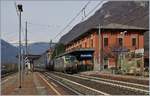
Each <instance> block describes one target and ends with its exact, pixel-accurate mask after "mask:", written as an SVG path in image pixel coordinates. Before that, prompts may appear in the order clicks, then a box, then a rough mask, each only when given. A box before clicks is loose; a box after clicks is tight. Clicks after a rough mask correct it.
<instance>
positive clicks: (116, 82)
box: [77, 74, 149, 92]
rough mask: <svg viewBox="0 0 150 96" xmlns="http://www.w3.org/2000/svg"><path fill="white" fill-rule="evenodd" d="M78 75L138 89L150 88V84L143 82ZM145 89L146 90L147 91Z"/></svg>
mask: <svg viewBox="0 0 150 96" xmlns="http://www.w3.org/2000/svg"><path fill="white" fill-rule="evenodd" d="M77 76H80V77H83V78H88V79H93V80H98V81H104V82H108V83H113V84H118V85H123V86H127V87H133V88H137V90H138V89H139V90H143V91H144V90H146V91H148V90H149V86H148V85H142V84H137V83H130V82H123V81H118V80H110V79H104V78H98V77H93V76H87V75H79V74H77ZM146 91H145V92H146Z"/></svg>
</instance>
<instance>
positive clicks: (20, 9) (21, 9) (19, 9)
mask: <svg viewBox="0 0 150 96" xmlns="http://www.w3.org/2000/svg"><path fill="white" fill-rule="evenodd" d="M17 8H18V11H19V62H18V63H19V64H18V67H19V68H18V69H19V88H21V12H23V8H22V4H18V5H17Z"/></svg>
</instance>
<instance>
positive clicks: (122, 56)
mask: <svg viewBox="0 0 150 96" xmlns="http://www.w3.org/2000/svg"><path fill="white" fill-rule="evenodd" d="M126 33H127V31H123V32H120V34H121V35H122V36H123V38H122V40H123V41H122V43H123V44H122V49H123V48H124V47H125V46H124V45H125V40H124V39H125V34H126ZM123 59H124V54H123V52H122V50H121V62H120V63H121V64H122V60H123ZM123 63H124V61H123ZM121 64H120V68H121Z"/></svg>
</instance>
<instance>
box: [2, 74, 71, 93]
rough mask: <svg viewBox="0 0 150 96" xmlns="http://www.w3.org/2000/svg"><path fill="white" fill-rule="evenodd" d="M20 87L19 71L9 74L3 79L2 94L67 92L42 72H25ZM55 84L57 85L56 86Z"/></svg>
mask: <svg viewBox="0 0 150 96" xmlns="http://www.w3.org/2000/svg"><path fill="white" fill-rule="evenodd" d="M23 76H24V77H23V78H22V82H21V88H19V87H18V86H19V77H18V73H16V74H13V75H10V76H7V77H6V78H5V79H3V80H2V81H1V94H2V95H61V94H62V95H63V94H67V93H65V92H64V91H63V89H60V88H58V89H59V90H58V89H57V88H56V87H59V86H57V85H56V84H54V83H53V82H52V81H49V80H48V79H47V78H45V77H44V75H42V74H41V73H38V72H33V73H29V74H28V75H26V74H24V75H23ZM54 85H55V86H54ZM68 94H69V93H68Z"/></svg>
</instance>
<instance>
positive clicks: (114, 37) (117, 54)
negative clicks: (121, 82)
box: [65, 23, 147, 70]
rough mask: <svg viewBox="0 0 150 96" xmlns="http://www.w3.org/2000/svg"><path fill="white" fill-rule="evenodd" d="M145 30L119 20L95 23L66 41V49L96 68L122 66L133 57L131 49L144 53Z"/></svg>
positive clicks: (83, 62)
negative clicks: (117, 22) (108, 22)
mask: <svg viewBox="0 0 150 96" xmlns="http://www.w3.org/2000/svg"><path fill="white" fill-rule="evenodd" d="M145 31H147V29H144V28H140V27H135V26H127V25H122V24H115V23H110V24H108V25H105V26H95V27H93V28H91V29H89V30H88V31H86V32H81V33H83V34H80V35H79V36H78V37H77V38H75V39H73V40H72V41H70V42H68V43H67V44H65V51H66V52H68V53H71V54H74V55H76V56H77V58H78V60H79V61H80V63H81V64H84V65H90V66H92V67H93V68H94V67H95V68H94V69H98V70H99V68H102V69H109V68H116V67H117V68H120V67H122V65H121V64H126V63H127V62H126V63H125V61H132V60H133V58H132V56H129V55H132V54H129V53H135V52H139V53H140V54H144V32H145ZM138 50H140V51H138ZM141 56H143V55H141ZM126 57H127V58H126ZM134 59H135V58H134ZM140 59H141V60H142V58H140ZM123 62H124V63H123Z"/></svg>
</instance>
